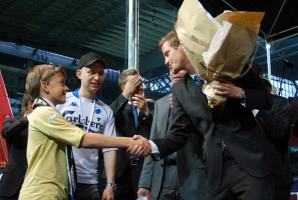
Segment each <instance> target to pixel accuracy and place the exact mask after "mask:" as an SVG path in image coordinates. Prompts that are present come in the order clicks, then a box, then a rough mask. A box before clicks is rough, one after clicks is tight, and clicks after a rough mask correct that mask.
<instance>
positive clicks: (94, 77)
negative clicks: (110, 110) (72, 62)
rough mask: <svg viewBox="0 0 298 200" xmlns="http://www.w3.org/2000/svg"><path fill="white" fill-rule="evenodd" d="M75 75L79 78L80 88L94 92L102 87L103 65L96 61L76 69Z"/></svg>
mask: <svg viewBox="0 0 298 200" xmlns="http://www.w3.org/2000/svg"><path fill="white" fill-rule="evenodd" d="M76 74H77V77H78V78H79V79H80V80H81V89H83V90H85V92H88V93H92V94H95V93H96V92H97V90H99V89H100V88H101V87H102V83H103V81H104V66H103V64H101V63H99V62H96V63H93V64H91V65H89V66H88V67H83V68H82V69H79V70H77V73H76Z"/></svg>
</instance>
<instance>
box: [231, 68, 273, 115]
mask: <svg viewBox="0 0 298 200" xmlns="http://www.w3.org/2000/svg"><path fill="white" fill-rule="evenodd" d="M235 84H236V85H238V86H239V87H241V88H242V89H243V90H244V91H245V97H246V98H245V106H246V107H248V108H250V109H258V110H266V109H269V108H270V107H271V105H272V102H271V99H270V98H269V95H268V92H267V89H266V87H265V86H264V84H263V83H262V81H261V79H260V78H258V77H257V76H256V75H255V74H254V73H253V72H252V70H250V71H249V72H248V73H247V74H246V75H244V76H243V77H242V78H240V79H238V80H236V81H235Z"/></svg>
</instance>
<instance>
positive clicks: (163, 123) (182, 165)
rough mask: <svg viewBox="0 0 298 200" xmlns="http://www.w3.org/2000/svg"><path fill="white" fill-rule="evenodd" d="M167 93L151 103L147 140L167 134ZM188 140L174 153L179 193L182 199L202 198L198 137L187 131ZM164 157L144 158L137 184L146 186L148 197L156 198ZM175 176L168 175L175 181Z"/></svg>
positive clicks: (202, 183)
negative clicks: (150, 125)
mask: <svg viewBox="0 0 298 200" xmlns="http://www.w3.org/2000/svg"><path fill="white" fill-rule="evenodd" d="M169 113H170V108H169V95H167V96H165V97H163V98H161V99H159V100H158V101H156V102H155V105H154V116H153V123H152V127H151V134H150V138H151V139H156V138H163V137H165V136H166V135H167V130H168V124H169V121H170V115H169ZM190 137H191V139H190V140H189V141H188V142H187V144H186V145H185V146H184V147H183V148H182V149H180V150H179V151H178V152H177V169H178V180H179V185H180V193H181V196H182V198H183V199H187V200H192V199H194V200H199V199H204V198H203V194H204V192H203V191H204V183H205V179H206V177H205V170H204V165H203V164H202V150H201V148H200V147H201V146H202V137H201V138H198V135H196V134H194V133H193V134H191V136H190ZM165 167H166V165H165V164H164V159H162V160H159V161H155V162H154V161H153V159H152V157H151V156H148V157H146V158H145V162H144V166H143V170H142V174H141V177H140V181H139V187H144V188H149V189H150V191H151V199H157V197H158V195H159V193H160V190H161V188H162V184H163V177H164V170H165ZM176 178H177V177H172V181H176Z"/></svg>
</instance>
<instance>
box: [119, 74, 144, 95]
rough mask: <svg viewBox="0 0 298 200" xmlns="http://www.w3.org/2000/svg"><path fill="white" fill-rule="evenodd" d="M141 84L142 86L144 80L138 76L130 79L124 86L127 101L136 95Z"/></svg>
mask: <svg viewBox="0 0 298 200" xmlns="http://www.w3.org/2000/svg"><path fill="white" fill-rule="evenodd" d="M140 84H142V80H141V78H140V77H139V76H138V75H135V76H131V77H129V78H128V80H127V82H126V83H125V85H124V89H123V92H122V95H123V96H125V97H126V98H127V99H130V98H131V97H132V96H133V95H134V94H135V93H136V90H137V88H138V87H139V86H140Z"/></svg>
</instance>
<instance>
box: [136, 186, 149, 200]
mask: <svg viewBox="0 0 298 200" xmlns="http://www.w3.org/2000/svg"><path fill="white" fill-rule="evenodd" d="M137 194H138V197H144V196H145V197H146V198H147V199H148V200H149V199H150V190H148V189H146V188H139V189H138V192H137Z"/></svg>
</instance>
